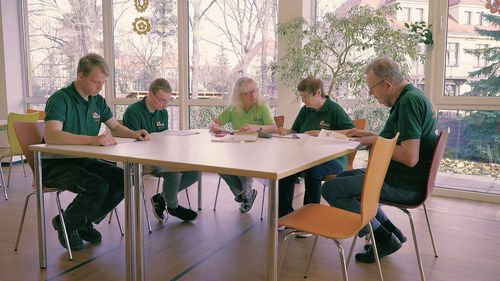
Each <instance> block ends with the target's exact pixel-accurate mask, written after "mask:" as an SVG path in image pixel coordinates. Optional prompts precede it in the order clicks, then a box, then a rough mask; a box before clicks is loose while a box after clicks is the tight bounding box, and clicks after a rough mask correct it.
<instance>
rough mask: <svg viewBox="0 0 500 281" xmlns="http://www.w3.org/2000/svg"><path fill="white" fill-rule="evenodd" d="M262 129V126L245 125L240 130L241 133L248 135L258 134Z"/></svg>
mask: <svg viewBox="0 0 500 281" xmlns="http://www.w3.org/2000/svg"><path fill="white" fill-rule="evenodd" d="M260 128H262V126H259V125H251V124H245V125H243V126H241V128H240V130H239V131H240V132H247V133H251V132H257V131H259V130H260Z"/></svg>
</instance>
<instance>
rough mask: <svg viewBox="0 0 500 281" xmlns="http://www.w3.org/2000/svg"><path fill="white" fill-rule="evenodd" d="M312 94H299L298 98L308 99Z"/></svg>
mask: <svg viewBox="0 0 500 281" xmlns="http://www.w3.org/2000/svg"><path fill="white" fill-rule="evenodd" d="M312 97H313V96H312V95H310V94H301V95H300V98H301V99H303V100H308V99H310V98H312Z"/></svg>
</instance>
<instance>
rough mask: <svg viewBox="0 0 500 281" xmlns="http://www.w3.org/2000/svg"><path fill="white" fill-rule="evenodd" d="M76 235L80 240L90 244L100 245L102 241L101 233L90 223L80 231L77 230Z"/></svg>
mask: <svg viewBox="0 0 500 281" xmlns="http://www.w3.org/2000/svg"><path fill="white" fill-rule="evenodd" d="M78 235H80V238H82V239H83V240H85V241H87V242H90V243H101V241H102V235H101V233H100V232H99V231H97V229H95V228H94V225H93V224H92V222H87V223H86V224H85V226H84V227H83V228H82V229H79V230H78Z"/></svg>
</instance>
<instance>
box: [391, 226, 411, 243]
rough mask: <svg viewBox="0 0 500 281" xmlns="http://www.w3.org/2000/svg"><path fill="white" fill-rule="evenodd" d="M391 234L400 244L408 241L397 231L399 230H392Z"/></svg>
mask: <svg viewBox="0 0 500 281" xmlns="http://www.w3.org/2000/svg"><path fill="white" fill-rule="evenodd" d="M392 233H393V234H394V235H396V237H397V238H398V239H399V241H400V242H401V243H404V242H406V240H408V239H406V236H405V235H404V234H403V232H401V230H399V228H396V229H394V231H393V232H392Z"/></svg>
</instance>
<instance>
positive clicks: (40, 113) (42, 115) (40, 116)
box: [26, 108, 45, 120]
mask: <svg viewBox="0 0 500 281" xmlns="http://www.w3.org/2000/svg"><path fill="white" fill-rule="evenodd" d="M34 112H38V120H45V110H37V109H31V108H28V110H26V113H34Z"/></svg>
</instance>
